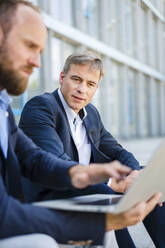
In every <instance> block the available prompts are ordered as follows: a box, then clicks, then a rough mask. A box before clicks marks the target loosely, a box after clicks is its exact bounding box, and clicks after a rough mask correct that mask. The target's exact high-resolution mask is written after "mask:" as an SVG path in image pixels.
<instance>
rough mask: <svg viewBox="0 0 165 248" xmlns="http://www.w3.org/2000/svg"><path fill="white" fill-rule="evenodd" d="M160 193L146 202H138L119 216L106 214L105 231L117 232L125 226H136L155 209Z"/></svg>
mask: <svg viewBox="0 0 165 248" xmlns="http://www.w3.org/2000/svg"><path fill="white" fill-rule="evenodd" d="M160 197H161V193H157V194H155V195H154V196H152V197H151V198H150V199H149V200H148V201H146V202H140V203H138V204H137V205H135V206H134V207H132V208H131V209H130V210H128V211H126V212H123V213H120V214H106V231H111V230H119V229H122V228H125V227H127V226H132V225H136V224H137V223H138V222H140V221H142V220H144V218H145V217H146V216H147V215H148V214H149V213H150V212H151V211H152V210H153V209H154V208H155V206H156V205H157V204H158V202H159V199H160Z"/></svg>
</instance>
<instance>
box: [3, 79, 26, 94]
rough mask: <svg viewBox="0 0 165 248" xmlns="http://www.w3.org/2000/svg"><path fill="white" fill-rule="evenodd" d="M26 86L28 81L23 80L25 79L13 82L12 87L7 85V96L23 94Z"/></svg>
mask: <svg viewBox="0 0 165 248" xmlns="http://www.w3.org/2000/svg"><path fill="white" fill-rule="evenodd" d="M27 85H28V80H25V79H24V80H18V81H15V82H13V84H12V85H9V86H8V87H6V90H7V92H8V94H9V95H13V96H19V95H21V94H23V93H24V92H25V90H26V88H27Z"/></svg>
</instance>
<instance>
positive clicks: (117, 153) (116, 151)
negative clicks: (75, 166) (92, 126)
mask: <svg viewBox="0 0 165 248" xmlns="http://www.w3.org/2000/svg"><path fill="white" fill-rule="evenodd" d="M95 111H96V115H97V123H99V127H98V129H99V131H100V132H99V133H98V135H99V136H100V137H99V138H98V140H100V143H99V150H100V151H101V152H103V153H104V154H105V155H106V156H109V157H110V158H111V160H118V161H120V162H121V163H122V164H125V165H127V166H129V167H130V168H132V169H133V170H139V169H140V165H139V162H138V161H137V160H136V159H135V157H134V155H133V154H132V153H130V152H128V151H127V150H126V149H124V148H123V147H122V146H121V145H120V144H119V143H118V142H117V141H116V139H115V138H114V137H113V136H112V135H111V134H110V133H109V132H108V131H107V130H106V129H105V128H104V126H103V123H102V121H101V118H100V115H99V113H98V111H97V110H96V109H95Z"/></svg>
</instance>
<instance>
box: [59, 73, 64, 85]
mask: <svg viewBox="0 0 165 248" xmlns="http://www.w3.org/2000/svg"><path fill="white" fill-rule="evenodd" d="M63 79H64V72H63V71H62V72H61V73H60V85H62V83H63Z"/></svg>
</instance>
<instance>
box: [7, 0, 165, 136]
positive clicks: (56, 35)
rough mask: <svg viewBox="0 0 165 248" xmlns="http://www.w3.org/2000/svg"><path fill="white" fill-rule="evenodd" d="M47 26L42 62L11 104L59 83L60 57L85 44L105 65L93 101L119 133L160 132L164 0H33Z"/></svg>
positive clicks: (164, 114)
mask: <svg viewBox="0 0 165 248" xmlns="http://www.w3.org/2000/svg"><path fill="white" fill-rule="evenodd" d="M33 2H34V3H36V4H37V5H39V6H40V7H41V9H42V10H43V13H42V15H43V18H44V22H45V24H46V26H47V27H48V42H47V47H46V49H45V51H44V54H43V56H42V67H41V69H40V70H35V71H34V73H33V75H32V76H31V79H30V84H29V88H28V90H27V91H26V93H25V94H23V95H22V96H21V97H19V98H18V97H17V98H14V100H13V103H12V106H13V109H14V112H15V115H16V118H17V119H19V115H20V113H21V109H22V107H23V105H24V103H25V102H26V101H27V100H28V99H30V98H31V97H33V96H34V95H37V94H40V93H43V92H45V91H47V92H51V91H53V90H54V89H56V88H57V87H58V86H59V73H60V71H61V70H62V67H63V64H64V61H65V59H66V57H67V56H68V55H70V54H71V53H72V52H74V51H78V50H80V49H81V50H82V49H85V48H87V49H90V50H92V51H94V52H95V53H97V54H99V55H100V56H101V57H102V59H103V61H104V67H105V76H104V78H103V80H102V82H101V83H100V86H99V89H98V91H97V93H96V96H95V97H94V99H93V103H94V104H95V105H96V106H97V108H98V109H99V111H100V113H101V117H102V119H103V122H104V124H105V126H106V128H107V129H108V130H109V131H110V132H111V133H112V134H113V135H114V136H115V137H120V138H126V139H129V138H143V137H150V136H161V135H164V134H165V63H164V62H165V0H152V1H151V0H47V1H45V0H34V1H33Z"/></svg>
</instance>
